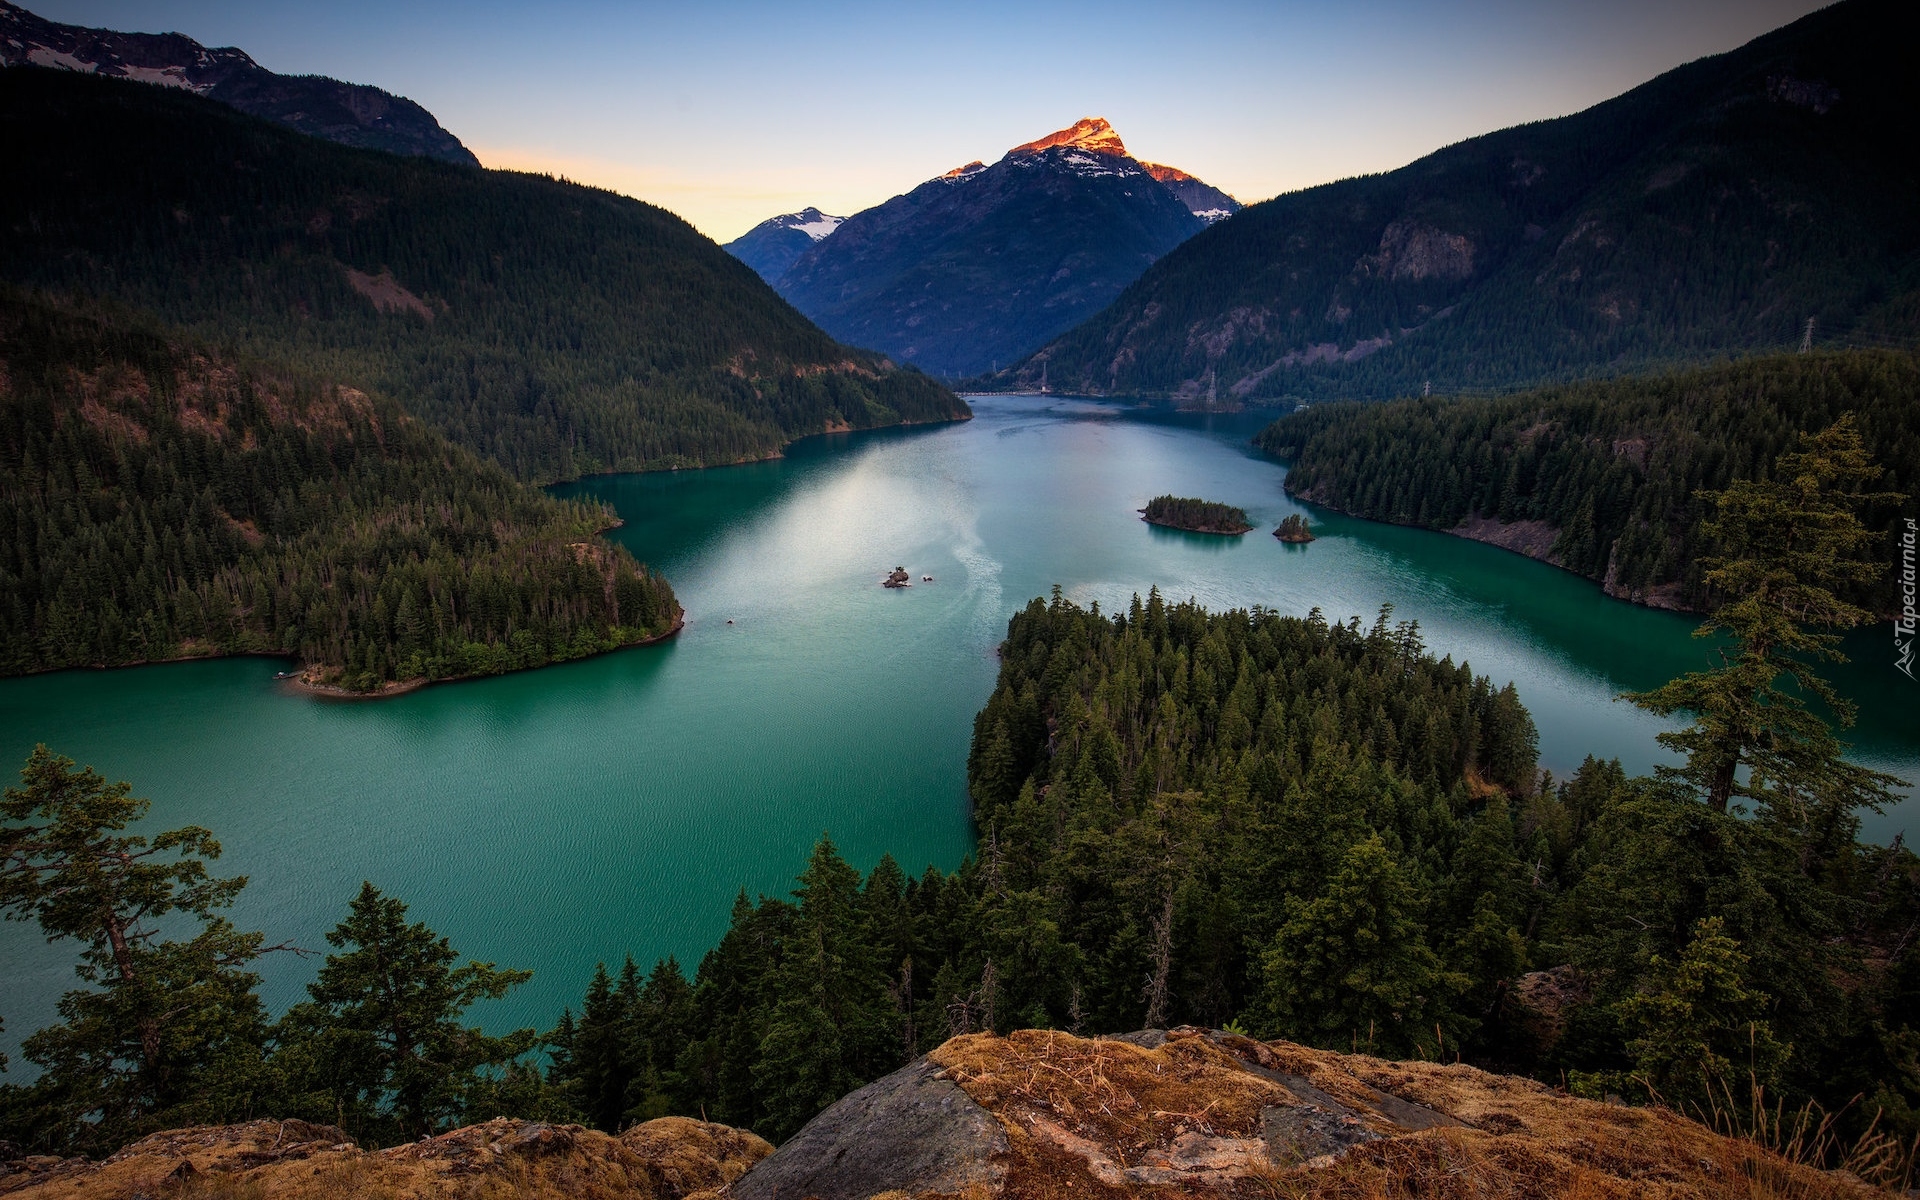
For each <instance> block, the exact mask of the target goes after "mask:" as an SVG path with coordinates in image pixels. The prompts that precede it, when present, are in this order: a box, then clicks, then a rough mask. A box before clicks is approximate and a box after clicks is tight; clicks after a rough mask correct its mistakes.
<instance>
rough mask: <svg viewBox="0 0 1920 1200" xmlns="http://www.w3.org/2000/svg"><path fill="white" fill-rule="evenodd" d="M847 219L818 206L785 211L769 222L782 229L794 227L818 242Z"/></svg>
mask: <svg viewBox="0 0 1920 1200" xmlns="http://www.w3.org/2000/svg"><path fill="white" fill-rule="evenodd" d="M845 220H846V218H845V217H836V216H832V215H830V214H828V213H823V212H821V211H820V210H819V209H817V208H803V209H801V210H800V211H799V212H797V213H783V214H782V215H780V216H777V217H775V218H773V219H772V220H771V221H769V222H767V223H768V224H770V225H774V226H777V227H779V228H781V229H792V230H794V231H796V232H799V233H804V234H806V235H807V236H808V237H809V238H812V239H813V240H814V241H816V242H817V241H820V240H821V239H823V238H825V237H826V236H827V235H828V234H830V233H832V232H833V231H834V230H836V229H838V228H840V224H841V222H843V221H845Z"/></svg>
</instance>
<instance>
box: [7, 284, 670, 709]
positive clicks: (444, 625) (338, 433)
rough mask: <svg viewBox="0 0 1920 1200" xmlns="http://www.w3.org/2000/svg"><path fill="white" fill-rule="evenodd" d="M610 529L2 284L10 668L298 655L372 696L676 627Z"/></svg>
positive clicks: (140, 329)
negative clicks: (399, 685) (609, 536)
mask: <svg viewBox="0 0 1920 1200" xmlns="http://www.w3.org/2000/svg"><path fill="white" fill-rule="evenodd" d="M617 523H618V522H617V518H615V517H614V515H613V513H612V511H611V510H609V509H606V508H604V507H601V506H590V505H585V504H577V503H566V502H562V501H559V500H556V499H554V498H552V497H550V496H547V495H546V494H544V493H542V492H540V491H538V490H536V489H534V488H530V487H527V486H526V485H524V484H521V483H519V482H517V481H515V480H514V479H513V478H512V477H511V476H509V475H508V474H507V473H506V472H505V471H503V470H501V469H500V468H499V467H498V466H496V465H495V464H493V463H489V462H486V461H484V460H482V459H480V458H477V457H476V456H474V455H473V454H471V453H469V452H467V451H465V450H461V449H459V448H458V447H455V446H452V445H450V444H449V443H448V442H447V440H446V439H445V438H443V437H441V436H440V435H439V434H438V433H435V432H434V431H433V430H431V429H429V428H427V427H426V426H424V425H423V424H421V423H420V422H419V421H416V420H414V419H413V418H412V417H409V416H407V415H406V414H405V413H403V412H401V411H400V409H399V406H398V405H396V404H394V403H393V401H391V400H390V399H386V398H384V397H381V396H378V395H372V396H370V395H368V394H367V393H366V392H364V391H361V390H360V389H358V388H355V387H351V386H348V385H347V384H345V383H341V382H337V381H334V380H330V379H326V378H324V377H316V376H313V375H309V374H305V373H302V372H298V371H290V370H287V369H285V368H282V367H276V366H273V365H269V364H260V363H249V362H239V361H236V360H234V359H232V358H229V357H227V356H225V355H223V354H221V353H220V352H219V351H218V350H216V349H214V348H212V347H209V346H206V345H204V344H199V343H197V342H196V341H194V340H193V339H191V338H187V337H183V336H181V335H180V334H179V333H178V331H176V330H169V329H167V328H165V327H164V326H160V325H158V324H156V323H154V322H151V321H149V320H146V319H144V318H140V317H137V316H130V315H128V314H125V313H122V312H116V311H113V310H112V309H110V308H108V307H105V306H100V305H93V304H80V305H65V304H56V303H51V302H49V301H47V300H45V299H44V298H34V297H29V296H25V295H22V294H20V293H17V292H14V291H13V290H12V289H4V288H0V675H18V674H25V673H27V672H32V671H47V670H56V669H59V668H61V667H83V666H124V665H128V664H131V663H141V662H154V661H161V660H167V659H178V658H201V657H208V656H211V655H218V654H286V655H293V656H297V657H298V658H299V659H300V660H301V661H302V663H303V664H304V667H305V671H304V679H305V680H306V682H307V683H309V684H314V685H324V686H329V687H344V688H346V689H347V690H350V691H353V692H367V691H371V690H375V689H378V688H381V687H382V686H383V685H385V684H388V683H390V682H393V681H416V682H418V681H425V680H429V679H450V678H458V677H461V676H467V675H490V674H497V673H499V672H502V671H511V670H517V669H519V668H522V667H535V666H541V665H544V664H545V663H549V662H557V661H560V660H563V659H570V658H580V657H583V656H585V655H588V654H595V653H598V652H600V651H603V650H612V649H616V648H618V647H621V646H626V645H632V644H634V643H636V642H641V641H646V640H650V639H655V638H659V637H663V636H665V635H667V634H668V633H670V632H672V631H673V630H674V629H675V628H677V626H678V622H679V619H680V606H679V604H678V603H676V602H675V600H674V596H673V590H672V589H671V588H669V587H668V586H667V584H666V582H665V581H664V580H662V579H660V578H659V577H658V576H655V575H651V574H649V573H648V572H647V571H646V569H645V568H644V567H641V566H639V565H638V564H637V563H635V562H634V560H633V558H632V556H631V555H629V554H628V553H627V552H626V551H625V550H623V549H621V548H620V547H618V546H615V545H613V544H611V543H609V542H605V541H602V540H600V538H598V537H597V536H596V535H597V534H598V533H599V532H600V531H601V530H603V529H605V528H607V527H609V526H611V525H614V524H617Z"/></svg>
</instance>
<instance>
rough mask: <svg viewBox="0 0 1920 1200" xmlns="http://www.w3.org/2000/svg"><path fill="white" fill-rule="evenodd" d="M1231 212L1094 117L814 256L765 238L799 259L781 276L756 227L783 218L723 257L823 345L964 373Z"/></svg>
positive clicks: (1026, 344)
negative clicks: (1136, 154)
mask: <svg viewBox="0 0 1920 1200" xmlns="http://www.w3.org/2000/svg"><path fill="white" fill-rule="evenodd" d="M1239 207H1240V205H1239V202H1238V201H1236V200H1234V199H1233V197H1231V196H1229V195H1227V194H1226V193H1225V192H1222V191H1220V190H1218V189H1217V188H1213V187H1210V186H1208V185H1207V184H1205V183H1203V182H1201V181H1200V180H1198V179H1195V178H1193V177H1192V176H1191V175H1188V174H1187V173H1186V172H1184V171H1180V170H1177V169H1175V168H1171V167H1163V166H1158V165H1155V164H1147V163H1142V162H1139V161H1138V160H1136V159H1134V158H1133V157H1132V156H1130V155H1129V154H1128V153H1127V149H1126V146H1125V144H1124V143H1123V142H1122V141H1121V139H1120V135H1119V134H1118V133H1117V132H1115V130H1114V128H1113V126H1112V125H1111V124H1110V123H1108V122H1107V121H1106V120H1105V119H1104V118H1101V117H1083V118H1081V119H1080V120H1079V121H1077V122H1075V123H1074V124H1072V125H1070V126H1068V127H1066V128H1065V129H1061V130H1058V131H1056V132H1054V133H1051V134H1048V135H1047V136H1046V137H1043V138H1038V139H1036V140H1034V141H1031V142H1027V143H1024V144H1022V145H1019V146H1015V147H1014V148H1013V149H1011V150H1009V151H1008V152H1007V153H1006V155H1005V156H1004V157H1002V158H1001V159H1000V160H999V161H998V162H996V163H994V164H993V165H991V166H987V165H985V164H983V163H979V162H972V163H968V164H966V165H965V166H962V167H956V168H954V169H953V170H951V171H949V172H947V173H946V174H944V175H942V176H940V177H939V178H936V179H930V180H928V181H927V182H926V183H923V184H921V185H920V186H919V187H917V188H915V189H913V190H912V191H911V192H908V193H906V194H905V195H902V196H895V197H894V198H893V199H891V200H888V201H887V202H886V203H884V204H881V205H878V206H876V207H874V208H870V209H867V210H866V211H864V212H860V213H856V214H854V215H853V216H851V217H848V218H847V219H846V220H845V221H844V222H843V223H840V224H839V225H838V226H837V228H835V229H834V230H833V231H832V235H831V236H829V237H825V238H822V239H820V240H819V241H818V242H817V244H814V245H812V246H802V245H800V243H799V242H798V241H797V240H795V239H794V238H793V237H791V236H789V235H786V234H779V235H777V236H779V237H781V238H782V239H783V240H782V241H780V242H779V243H778V244H779V245H780V246H781V247H783V248H784V247H793V248H797V249H798V251H799V253H798V254H797V255H795V257H794V258H793V259H792V260H791V262H790V263H789V264H788V265H786V266H784V267H778V264H777V260H776V255H775V253H774V252H771V251H770V250H768V249H763V247H771V246H772V245H773V244H774V238H775V237H776V233H775V232H774V231H772V230H769V229H768V226H769V225H774V224H775V223H777V222H791V221H792V220H793V218H791V217H787V218H775V219H774V221H773V222H767V223H765V224H763V225H761V226H759V227H757V228H756V229H755V230H754V231H753V232H751V233H749V234H747V235H746V236H745V237H743V238H741V239H740V241H738V242H735V243H734V244H732V245H731V246H729V247H728V248H729V249H730V250H733V251H734V252H735V253H736V254H738V255H739V256H740V257H741V258H743V259H744V260H746V261H748V262H750V263H753V264H754V265H755V269H756V270H761V274H762V275H763V277H765V278H767V279H768V280H769V281H770V282H772V283H773V284H774V287H775V289H776V290H777V291H779V292H780V294H781V295H782V296H785V297H786V298H787V299H788V300H789V301H791V302H792V303H793V305H794V307H796V308H798V309H799V310H800V311H801V312H803V313H805V314H807V316H809V317H811V318H813V319H814V320H815V321H817V322H819V323H820V325H821V327H822V328H824V329H826V330H827V331H828V332H830V333H832V334H833V335H834V336H835V337H838V338H841V339H843V340H846V341H851V342H853V343H854V344H856V345H863V346H872V347H874V348H876V349H879V350H882V351H885V352H886V353H888V354H890V355H892V356H894V357H896V358H898V359H901V360H903V361H905V362H910V363H914V364H915V365H918V366H920V367H922V368H924V369H926V370H928V371H932V372H934V373H936V374H942V375H969V374H974V373H978V372H983V371H987V370H989V369H991V368H992V367H993V366H994V365H995V364H996V363H1005V362H1009V361H1011V360H1013V359H1015V358H1017V357H1019V356H1020V355H1022V354H1025V353H1027V352H1029V351H1031V350H1032V349H1034V348H1035V347H1036V346H1039V345H1040V344H1042V343H1043V342H1045V341H1046V339H1048V338H1050V337H1053V336H1055V335H1057V334H1059V333H1061V332H1063V331H1065V330H1066V329H1069V328H1071V327H1072V326H1073V325H1074V324H1075V323H1076V322H1077V321H1080V320H1082V319H1084V318H1085V317H1087V316H1090V315H1092V314H1093V313H1095V312H1097V311H1099V310H1100V309H1101V308H1102V307H1104V306H1105V305H1106V304H1107V303H1109V302H1110V301H1111V300H1113V299H1114V298H1115V297H1116V296H1118V295H1119V294H1120V291H1121V289H1123V288H1124V287H1126V285H1127V284H1128V283H1130V282H1131V281H1132V280H1133V279H1135V278H1136V277H1138V276H1139V274H1140V273H1141V272H1142V271H1144V270H1146V268H1147V267H1148V266H1150V265H1151V264H1152V263H1153V261H1154V260H1155V259H1157V258H1159V257H1160V256H1161V255H1163V254H1165V253H1167V251H1169V250H1171V249H1173V248H1174V247H1175V246H1177V245H1179V244H1180V243H1181V242H1183V241H1185V240H1186V239H1187V238H1189V237H1191V236H1193V235H1194V234H1195V233H1197V232H1199V231H1200V230H1201V229H1204V228H1205V227H1206V226H1207V225H1208V224H1209V223H1211V222H1213V221H1216V220H1219V219H1220V218H1222V217H1224V216H1226V215H1228V214H1230V213H1232V212H1234V211H1237V210H1238V209H1239ZM809 211H812V210H809ZM782 252H783V251H782ZM763 263H764V264H767V267H768V269H762V264H763ZM776 268H777V273H772V272H773V271H774V270H775V269H776Z"/></svg>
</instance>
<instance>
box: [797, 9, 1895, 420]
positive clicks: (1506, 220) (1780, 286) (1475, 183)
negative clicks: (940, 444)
mask: <svg viewBox="0 0 1920 1200" xmlns="http://www.w3.org/2000/svg"><path fill="white" fill-rule="evenodd" d="M1916 38H1920V14H1917V13H1916V10H1915V8H1914V6H1912V5H1910V4H1899V3H1893V2H1890V0H1844V2H1843V3H1840V4H1836V5H1833V6H1832V7H1829V8H1826V9H1823V10H1821V11H1819V12H1816V13H1814V14H1812V15H1811V16H1808V17H1805V18H1803V19H1801V20H1799V21H1796V22H1794V23H1792V24H1790V25H1788V26H1786V27H1784V28H1782V29H1780V30H1776V31H1775V32H1773V33H1770V34H1767V35H1765V36H1763V37H1761V38H1758V39H1756V40H1754V41H1752V42H1750V43H1748V44H1747V45H1745V46H1743V47H1740V48H1739V49H1736V50H1734V51H1731V52H1729V53H1726V54H1721V55H1716V56H1713V57H1709V58H1704V59H1701V60H1699V61H1697V62H1693V63H1690V64H1688V65H1686V66H1683V67H1680V68H1678V69H1676V70H1673V71H1670V72H1668V73H1666V74H1664V75H1662V76H1660V77H1659V78H1657V79H1654V80H1653V81H1651V82H1649V83H1647V84H1644V85H1642V86H1640V87H1638V88H1635V89H1633V90H1632V91H1629V92H1627V93H1625V94H1624V95H1622V96H1619V97H1617V98H1615V99H1613V100H1609V101H1607V102H1605V103H1602V104H1599V105H1596V106H1594V107H1593V108H1590V109H1587V110H1585V111H1584V112H1580V113H1577V114H1574V115H1572V116H1568V117H1562V118H1558V119H1555V120H1548V121H1538V122H1534V123H1532V124H1528V125H1521V126H1516V127H1514V128H1511V129H1506V130H1502V131H1499V132H1497V133H1491V134H1487V135H1485V136H1482V137H1477V138H1473V139H1470V140H1468V141H1464V142H1461V143H1459V144H1457V145H1454V146H1449V147H1447V148H1445V149H1443V150H1440V151H1437V152H1435V153H1434V154H1431V155H1428V156H1427V157H1425V158H1422V159H1420V160H1418V161H1417V162H1414V163H1412V164H1410V165H1408V166H1406V167H1403V168H1401V169H1399V170H1397V171H1391V172H1388V173H1386V174H1382V175H1375V176H1368V177H1364V178H1355V179H1347V180H1342V181H1340V182H1337V183H1330V184H1326V185H1323V186H1320V187H1314V188H1309V189H1306V190H1304V191H1300V192H1295V193H1291V194H1288V195H1284V196H1280V197H1277V198H1275V199H1273V200H1269V201H1267V202H1265V203H1263V204H1258V205H1255V206H1253V207H1252V208H1249V209H1247V210H1245V211H1244V212H1241V213H1240V214H1238V215H1237V216H1235V217H1234V218H1233V219H1232V220H1229V221H1224V222H1221V223H1219V224H1218V225H1216V226H1215V227H1213V228H1211V229H1208V230H1206V231H1205V232H1204V233H1202V234H1201V235H1199V236H1197V237H1195V238H1193V239H1192V240H1191V241H1188V242H1186V243H1185V244H1183V245H1181V246H1180V247H1179V248H1178V249H1177V250H1174V251H1172V252H1171V253H1169V254H1167V255H1166V256H1165V257H1164V258H1162V259H1160V260H1159V261H1158V262H1156V263H1155V264H1154V266H1153V267H1152V269H1150V270H1149V271H1147V272H1146V273H1145V274H1144V275H1143V276H1142V277H1141V278H1140V279H1139V280H1138V281H1137V282H1136V283H1134V284H1133V285H1132V286H1131V287H1129V288H1128V289H1126V291H1125V293H1124V294H1123V295H1121V296H1120V297H1119V298H1118V299H1117V301H1116V302H1115V303H1114V304H1113V305H1112V306H1111V307H1110V308H1108V309H1106V310H1105V311H1103V312H1101V313H1099V314H1097V315H1096V316H1094V317H1092V319H1090V320H1088V321H1087V322H1086V323H1084V324H1083V325H1081V326H1079V327H1078V328H1075V329H1073V330H1072V331H1071V332H1068V333H1066V334H1064V335H1063V336H1061V337H1058V338H1057V339H1054V340H1053V341H1052V343H1051V344H1050V345H1048V346H1046V347H1045V348H1044V349H1043V350H1041V351H1040V352H1038V353H1036V354H1035V355H1033V356H1032V357H1031V358H1029V359H1026V360H1025V361H1023V362H1021V363H1020V364H1019V365H1018V366H1017V367H1015V368H1013V369H1009V370H1004V371H1002V372H1000V373H999V374H998V376H997V377H996V378H994V379H992V380H990V381H989V380H976V381H972V382H971V383H970V384H969V386H976V387H982V386H994V387H1005V388H1018V387H1031V386H1033V385H1034V384H1035V383H1037V382H1038V380H1039V379H1040V376H1041V371H1042V364H1043V362H1044V363H1045V364H1046V368H1047V370H1048V372H1049V374H1050V380H1049V382H1050V383H1051V385H1052V386H1053V387H1054V388H1055V389H1069V388H1070V389H1075V390H1080V391H1089V392H1097V393H1103V394H1116V395H1138V396H1160V397H1172V398H1176V399H1181V400H1186V401H1189V402H1193V403H1204V402H1205V401H1206V399H1207V397H1209V396H1213V397H1215V401H1216V402H1217V403H1220V404H1231V403H1249V402H1255V403H1257V402H1262V401H1268V402H1271V401H1278V400H1282V399H1288V398H1297V399H1310V398H1321V397H1340V396H1347V397H1369V396H1391V395H1408V394H1417V393H1419V392H1421V391H1422V390H1424V389H1425V388H1426V387H1427V386H1428V385H1429V384H1431V387H1432V390H1433V391H1434V392H1435V393H1440V392H1443V391H1444V392H1455V391H1461V390H1473V389H1496V390H1499V389H1510V388H1514V387H1519V386H1526V385H1529V384H1533V383H1538V382H1542V381H1547V380H1553V379H1565V378H1577V377H1582V376H1590V375H1607V374H1617V373H1620V372H1622V371H1626V370H1633V369H1637V368H1639V367H1641V366H1658V365H1662V364H1669V363H1676V362H1683V361H1698V360H1702V359H1706V358H1711V357H1713V356H1716V355H1724V354H1727V353H1744V352H1750V351H1759V350H1764V349H1787V348H1792V347H1794V346H1796V345H1797V344H1799V343H1800V342H1801V340H1802V339H1803V338H1804V337H1805V336H1806V335H1807V330H1808V326H1807V322H1808V321H1809V319H1812V320H1813V322H1814V325H1813V331H1812V332H1813V339H1814V342H1815V344H1816V345H1845V344H1850V343H1851V344H1863V345H1876V344H1888V343H1892V344H1895V345H1904V346H1907V347H1913V346H1916V345H1920V238H1916V237H1915V230H1920V169H1916V163H1915V159H1914V156H1913V155H1912V154H1910V153H1908V152H1907V151H1906V150H1904V149H1901V147H1903V146H1906V145H1907V144H1908V143H1909V142H1910V141H1911V131H1912V130H1913V129H1914V128H1916V127H1920V73H1916V72H1914V71H1913V70H1912V69H1911V64H1910V63H1909V62H1907V61H1905V58H1904V54H1905V52H1904V51H1903V50H1902V49H1901V48H1902V47H1907V46H1911V45H1912V44H1913V42H1914V40H1915V39H1916ZM803 307H804V306H803Z"/></svg>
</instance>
